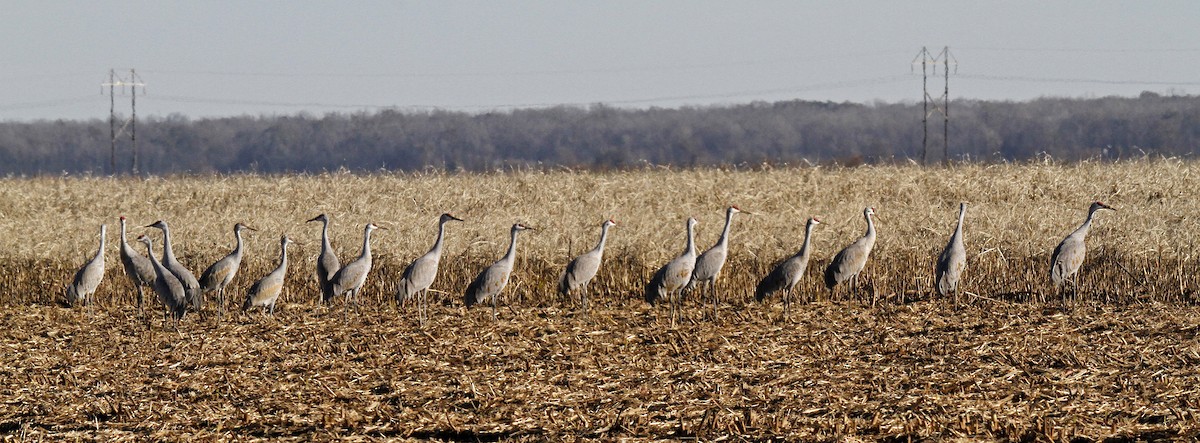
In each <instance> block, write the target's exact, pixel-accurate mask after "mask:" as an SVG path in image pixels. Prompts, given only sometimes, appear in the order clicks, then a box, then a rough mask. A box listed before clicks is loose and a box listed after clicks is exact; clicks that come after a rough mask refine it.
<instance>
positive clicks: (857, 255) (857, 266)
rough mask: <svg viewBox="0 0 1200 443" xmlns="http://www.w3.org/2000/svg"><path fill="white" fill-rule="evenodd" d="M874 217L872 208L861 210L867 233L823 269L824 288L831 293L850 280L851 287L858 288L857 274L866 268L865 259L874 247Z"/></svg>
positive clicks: (839, 253)
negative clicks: (865, 221)
mask: <svg viewBox="0 0 1200 443" xmlns="http://www.w3.org/2000/svg"><path fill="white" fill-rule="evenodd" d="M872 215H875V209H874V208H866V209H863V218H865V219H866V220H867V233H866V234H864V235H863V236H862V237H860V238H859V239H858V240H855V241H854V243H851V244H850V246H846V248H845V249H842V250H841V252H838V253H837V255H836V256H834V257H833V260H832V261H831V262H830V263H829V266H828V267H826V268H825V287H827V288H829V290H830V291H833V289H834V288H835V287H837V285H839V284H842V283H845V282H846V281H847V280H850V286H851V287H857V286H858V284H857V283H858V274H859V273H860V272H862V270H863V268H864V267H866V266H867V258H868V257H869V256H870V255H871V249H873V248H874V247H875V221H874V220H873V219H872V218H871V216H872Z"/></svg>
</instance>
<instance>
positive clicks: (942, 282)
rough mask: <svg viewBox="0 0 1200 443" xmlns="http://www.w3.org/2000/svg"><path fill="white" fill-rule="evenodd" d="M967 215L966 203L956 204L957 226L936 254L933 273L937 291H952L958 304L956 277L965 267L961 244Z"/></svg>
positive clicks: (942, 292) (945, 292) (963, 250)
mask: <svg viewBox="0 0 1200 443" xmlns="http://www.w3.org/2000/svg"><path fill="white" fill-rule="evenodd" d="M966 216H967V204H966V203H959V204H958V227H956V228H954V235H952V236H950V243H947V244H946V249H943V250H942V254H941V255H939V256H938V260H937V267H936V268H934V271H933V275H934V277H936V279H937V291H938V294H941V295H942V296H943V297H945V296H946V295H948V294H950V293H953V294H954V304H956V305H957V304H958V279H959V277H961V276H962V272H963V269H966V268H967V248H966V247H965V246H963V219H964V218H966Z"/></svg>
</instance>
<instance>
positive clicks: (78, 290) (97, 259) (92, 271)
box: [67, 225, 108, 306]
mask: <svg viewBox="0 0 1200 443" xmlns="http://www.w3.org/2000/svg"><path fill="white" fill-rule="evenodd" d="M107 232H108V225H100V248H99V249H97V250H96V255H95V256H94V257H92V259H91V260H88V262H87V263H84V265H83V267H82V268H79V271H78V272H76V273H75V278H74V279H72V280H71V285H70V286H67V303H70V304H72V305H78V304H82V305H85V306H86V305H90V304H92V303H93V302H94V301H95V300H93V299H92V295H93V294H95V293H96V288H98V287H100V281H101V280H103V279H104V237H106V235H105V234H106V233H107Z"/></svg>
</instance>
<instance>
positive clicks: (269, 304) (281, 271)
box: [242, 235, 292, 314]
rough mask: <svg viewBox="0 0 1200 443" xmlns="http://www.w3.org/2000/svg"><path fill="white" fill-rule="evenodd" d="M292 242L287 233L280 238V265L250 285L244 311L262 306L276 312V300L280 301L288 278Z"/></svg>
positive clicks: (268, 310)
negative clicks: (288, 255)
mask: <svg viewBox="0 0 1200 443" xmlns="http://www.w3.org/2000/svg"><path fill="white" fill-rule="evenodd" d="M291 243H292V240H290V239H288V237H287V236H286V235H285V236H283V237H282V238H280V239H279V267H277V268H275V270H274V271H271V273H270V274H267V275H266V276H264V277H263V278H260V279H259V280H258V281H256V282H254V285H252V286H250V292H249V293H248V294H247V295H246V303H244V304H242V310H243V311H246V310H249V309H250V308H253V307H255V306H261V307H263V309H265V310H266V311H267V312H269V313H271V314H274V313H275V302H277V301H279V295H280V294H282V293H283V283H284V281H285V279H286V278H287V263H288V262H287V247H288V245H289V244H291Z"/></svg>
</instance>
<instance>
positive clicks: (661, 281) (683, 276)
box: [645, 217, 699, 322]
mask: <svg viewBox="0 0 1200 443" xmlns="http://www.w3.org/2000/svg"><path fill="white" fill-rule="evenodd" d="M697 223H699V222H698V221H696V219H695V218H691V217H689V218H688V220H687V247H686V248H684V250H683V254H680V255H679V256H678V257H675V258H674V259H672V260H671V261H670V262H667V264H666V265H664V266H663V267H661V268H659V269H658V271H657V272H655V273H654V276H653V277H651V278H650V282H648V283H646V295H645V297H646V301H647V302H648V303H650V304H651V305H654V304H655V303H657V302H658V300H659V299H662V298H664V297H666V298H667V302H668V303H670V305H671V321H672V322H674V321H675V317H676V315H677V313H678V306H676V305H678V304H679V297H680V292H682V291H683V287H684V286H685V285H687V283H688V281H690V280H691V278H692V270H694V269H695V268H696V236H695V227H696V224H697Z"/></svg>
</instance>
